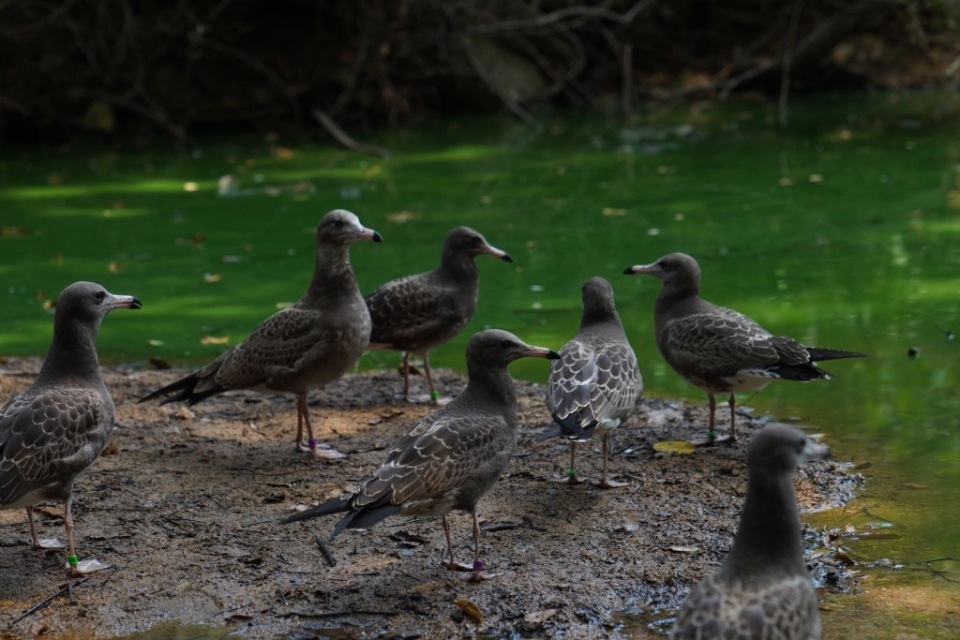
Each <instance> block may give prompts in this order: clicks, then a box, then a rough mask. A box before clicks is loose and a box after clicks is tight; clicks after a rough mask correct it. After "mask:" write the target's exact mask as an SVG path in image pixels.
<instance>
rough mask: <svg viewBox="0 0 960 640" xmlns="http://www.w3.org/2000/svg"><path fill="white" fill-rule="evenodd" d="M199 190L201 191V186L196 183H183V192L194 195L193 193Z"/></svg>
mask: <svg viewBox="0 0 960 640" xmlns="http://www.w3.org/2000/svg"><path fill="white" fill-rule="evenodd" d="M198 189H200V185H199V184H197V183H196V182H184V183H183V190H184V191H186V192H188V193H192V192H194V191H197V190H198Z"/></svg>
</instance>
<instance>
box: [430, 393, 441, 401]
mask: <svg viewBox="0 0 960 640" xmlns="http://www.w3.org/2000/svg"><path fill="white" fill-rule="evenodd" d="M439 397H440V394H439V393H437V392H436V391H431V392H430V399H431V400H433V401H434V402H436V401H437V399H438V398H439Z"/></svg>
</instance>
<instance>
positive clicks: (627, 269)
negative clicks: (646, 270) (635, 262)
mask: <svg viewBox="0 0 960 640" xmlns="http://www.w3.org/2000/svg"><path fill="white" fill-rule="evenodd" d="M623 273H624V274H625V275H628V276H632V275H634V271H633V267H627V268H626V269H624V270H623Z"/></svg>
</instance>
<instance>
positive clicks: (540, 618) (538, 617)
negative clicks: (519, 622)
mask: <svg viewBox="0 0 960 640" xmlns="http://www.w3.org/2000/svg"><path fill="white" fill-rule="evenodd" d="M556 614H557V609H544V610H543V611H533V612H531V613H528V614H525V615H524V616H523V621H524V622H526V623H527V624H543V623H544V622H546V621H547V620H549V619H550V618H552V617H553V616H555V615H556Z"/></svg>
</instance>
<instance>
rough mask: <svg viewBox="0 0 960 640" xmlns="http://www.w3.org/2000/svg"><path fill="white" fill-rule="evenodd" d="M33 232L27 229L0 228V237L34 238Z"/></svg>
mask: <svg viewBox="0 0 960 640" xmlns="http://www.w3.org/2000/svg"><path fill="white" fill-rule="evenodd" d="M32 235H33V230H32V229H28V228H27V227H2V226H0V236H32Z"/></svg>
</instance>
